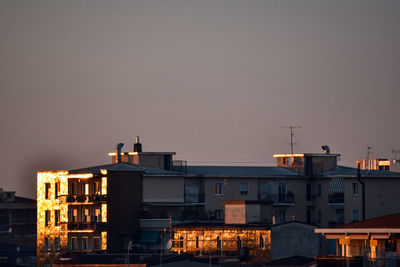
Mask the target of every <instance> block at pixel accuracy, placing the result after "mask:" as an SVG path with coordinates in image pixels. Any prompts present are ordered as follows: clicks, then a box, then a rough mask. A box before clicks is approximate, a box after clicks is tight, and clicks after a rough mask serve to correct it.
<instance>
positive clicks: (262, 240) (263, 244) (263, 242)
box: [260, 235, 265, 248]
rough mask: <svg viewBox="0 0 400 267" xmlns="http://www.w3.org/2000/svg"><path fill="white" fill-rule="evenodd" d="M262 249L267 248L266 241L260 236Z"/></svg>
mask: <svg viewBox="0 0 400 267" xmlns="http://www.w3.org/2000/svg"><path fill="white" fill-rule="evenodd" d="M260 248H265V241H264V238H263V236H262V235H260Z"/></svg>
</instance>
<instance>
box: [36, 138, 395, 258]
mask: <svg viewBox="0 0 400 267" xmlns="http://www.w3.org/2000/svg"><path fill="white" fill-rule="evenodd" d="M138 141H139V140H137V142H136V143H135V144H134V146H133V151H132V152H123V151H122V147H123V144H118V145H117V147H116V151H115V152H113V153H109V156H111V164H108V165H100V166H93V167H88V168H84V169H79V170H69V171H66V170H64V171H49V172H38V186H37V190H38V215H37V216H38V226H37V229H38V241H37V244H38V260H39V262H53V261H55V260H56V259H57V258H58V257H60V256H61V255H74V252H78V251H79V252H80V253H82V252H88V253H93V252H96V251H98V250H99V251H104V252H109V253H111V252H118V251H125V250H126V248H127V246H128V244H129V241H134V242H135V245H136V248H137V249H141V250H147V251H150V252H151V251H158V250H159V249H160V247H162V248H164V249H165V248H166V247H167V246H166V244H167V241H168V239H169V237H170V235H171V234H172V233H169V234H165V233H166V232H168V231H169V229H171V226H173V225H179V224H182V223H190V222H202V223H204V222H205V223H213V222H223V220H224V213H225V212H224V204H223V203H224V202H229V201H250V202H257V203H258V204H257V205H259V207H258V208H257V209H259V210H260V211H262V216H259V219H258V221H255V223H262V224H265V225H269V224H275V223H283V222H287V221H291V220H296V221H301V222H305V223H308V224H313V225H318V226H322V227H328V226H336V225H340V224H344V223H348V222H352V221H358V220H361V219H363V218H364V217H365V218H371V217H377V216H383V215H387V214H391V213H396V212H399V208H398V205H397V203H398V201H399V200H400V195H399V194H397V191H398V190H399V188H400V174H398V173H393V172H389V171H381V170H361V171H360V172H358V171H357V169H356V168H350V167H343V166H339V165H338V164H337V163H338V158H339V157H340V155H339V154H331V153H330V152H329V150H326V149H325V151H324V152H323V153H302V154H276V155H274V157H275V158H276V159H277V165H276V166H275V167H272V166H269V167H263V166H261V167H252V166H248V167H237V166H184V164H180V165H179V168H176V164H174V161H173V155H175V153H174V152H143V151H142V146H141V144H140V143H139V142H138ZM180 163H182V162H180ZM182 166H184V167H182ZM160 242H161V243H160Z"/></svg>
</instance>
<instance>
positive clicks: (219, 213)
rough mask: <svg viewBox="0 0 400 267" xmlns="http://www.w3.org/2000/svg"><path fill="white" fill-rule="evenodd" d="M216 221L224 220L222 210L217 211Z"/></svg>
mask: <svg viewBox="0 0 400 267" xmlns="http://www.w3.org/2000/svg"><path fill="white" fill-rule="evenodd" d="M215 219H216V220H223V219H224V214H223V213H222V210H215Z"/></svg>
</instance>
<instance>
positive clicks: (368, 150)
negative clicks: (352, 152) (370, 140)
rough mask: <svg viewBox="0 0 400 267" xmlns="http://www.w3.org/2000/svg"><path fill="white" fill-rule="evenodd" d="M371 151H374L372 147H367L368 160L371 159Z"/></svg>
mask: <svg viewBox="0 0 400 267" xmlns="http://www.w3.org/2000/svg"><path fill="white" fill-rule="evenodd" d="M371 149H372V147H371V146H369V147H367V159H369V155H370V154H371Z"/></svg>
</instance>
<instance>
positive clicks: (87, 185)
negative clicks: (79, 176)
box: [85, 184, 89, 196]
mask: <svg viewBox="0 0 400 267" xmlns="http://www.w3.org/2000/svg"><path fill="white" fill-rule="evenodd" d="M85 195H86V196H88V195H89V184H85Z"/></svg>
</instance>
